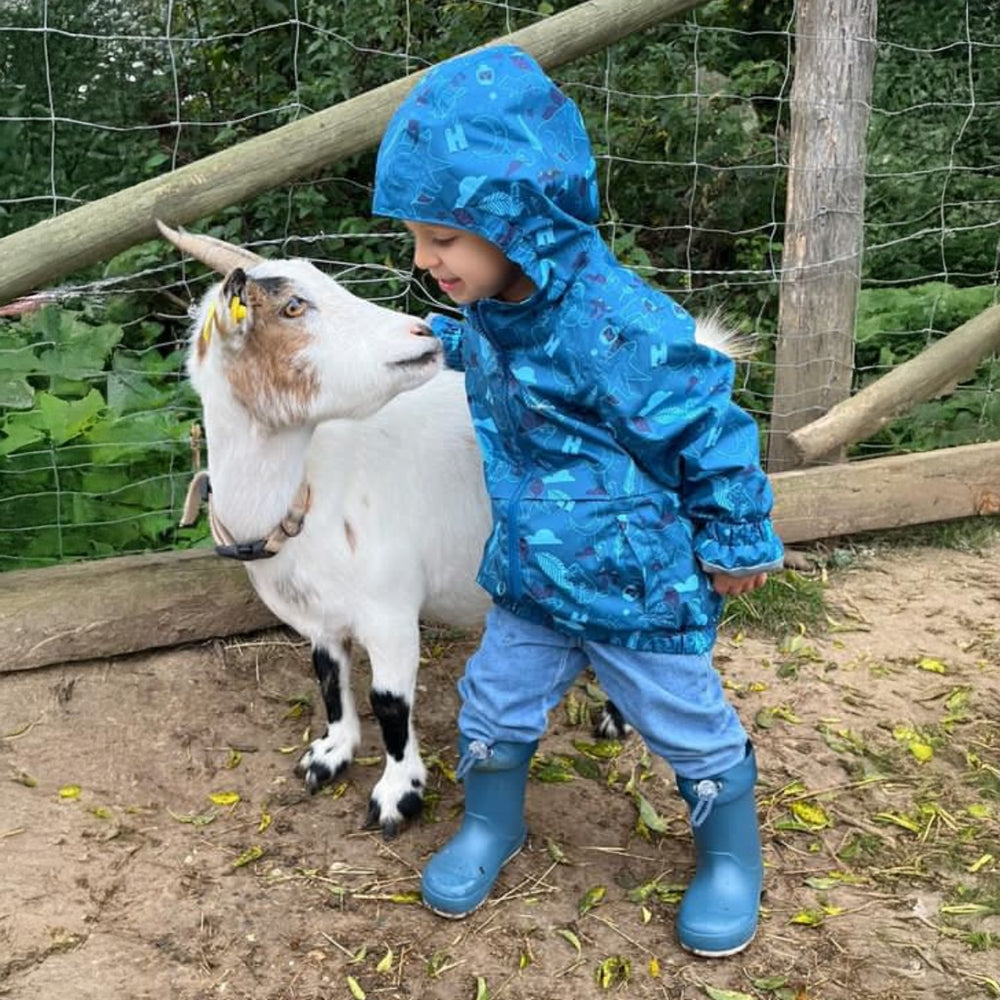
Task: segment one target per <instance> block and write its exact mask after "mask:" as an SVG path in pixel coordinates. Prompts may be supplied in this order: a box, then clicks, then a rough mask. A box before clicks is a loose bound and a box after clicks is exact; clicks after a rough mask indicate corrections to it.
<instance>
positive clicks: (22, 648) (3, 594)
mask: <svg viewBox="0 0 1000 1000" xmlns="http://www.w3.org/2000/svg"><path fill="white" fill-rule="evenodd" d="M772 482H773V483H774V491H775V498H776V503H775V525H776V527H777V529H778V533H779V534H780V535H781V537H782V538H783V539H784V540H785V542H786V543H794V542H805V541H811V540H814V539H818V538H828V537H832V536H835V535H846V534H853V533H855V532H859V531H874V530H877V529H882V528H898V527H902V526H905V525H911V524H920V523H923V522H927V521H937V520H947V519H951V518H957V517H968V516H972V515H983V514H997V513H1000V442H995V443H991V444H981V445H969V446H966V447H961V448H947V449H943V450H941V451H932V452H925V453H923V454H918V455H898V456H894V457H892V458H879V459H872V460H870V461H867V462H853V463H849V464H846V465H835V466H818V467H816V468H812V469H801V470H796V471H793V472H785V473H779V474H778V475H775V476H773V477H772ZM0 622H2V623H3V627H2V628H0V675H2V674H3V673H4V672H10V671H15V670H27V669H30V668H33V667H42V666H47V665H50V664H56V663H67V662H72V661H77V660H94V659H102V658H107V657H110V656H121V655H123V654H126V653H134V652H138V651H140V650H145V649H155V648H157V647H163V646H173V645H178V644H181V643H188V642H203V641H205V640H210V639H215V638H224V637H227V636H231V635H237V634H240V633H244V632H255V631H259V630H260V629H264V628H268V627H271V626H273V625H276V624H277V620H276V619H275V618H274V616H273V615H272V614H271V613H270V612H269V611H268V610H267V609H266V608H265V607H264V605H263V604H261V602H260V601H259V600H258V599H257V597H256V595H255V594H254V592H253V589H252V588H251V586H250V581H249V579H248V578H247V575H246V572H245V571H244V568H243V567H242V566H241V565H239V564H236V563H234V562H232V561H230V560H228V559H220V558H219V557H218V556H216V555H215V554H214V553H213V552H211V551H206V550H201V551H197V552H184V553H163V554H160V555H154V556H126V557H122V558H117V559H103V560H100V561H97V562H90V563H75V564H72V565H67V566H57V567H53V568H50V569H37V570H20V571H17V572H14V573H2V574H0Z"/></svg>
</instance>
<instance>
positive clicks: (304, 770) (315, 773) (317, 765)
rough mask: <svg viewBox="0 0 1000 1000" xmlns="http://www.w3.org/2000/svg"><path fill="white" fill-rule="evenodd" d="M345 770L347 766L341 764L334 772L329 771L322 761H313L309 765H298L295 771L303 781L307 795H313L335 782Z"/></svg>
mask: <svg viewBox="0 0 1000 1000" xmlns="http://www.w3.org/2000/svg"><path fill="white" fill-rule="evenodd" d="M346 768H347V764H341V765H340V766H339V767H338V768H337V769H336V770H331V769H330V768H329V767H327V766H326V764H324V763H322V761H318V760H314V761H312V762H311V763H310V764H306V765H302V764H300V765H299V766H298V767H297V768H296V769H295V770H296V772H297V773H298V774H300V775H301V776H302V777H303V778H304V779H305V783H306V790H307V791H308V792H309V794H310V795H315V794H316V793H317V792H318V791H319V790H320V789H322V788H324V787H325V786H326V785H329V784H330V783H331V782H333V781H336V779H337V778H338V776H339V775H340V774H342V773H343V771H344V770H345V769H346Z"/></svg>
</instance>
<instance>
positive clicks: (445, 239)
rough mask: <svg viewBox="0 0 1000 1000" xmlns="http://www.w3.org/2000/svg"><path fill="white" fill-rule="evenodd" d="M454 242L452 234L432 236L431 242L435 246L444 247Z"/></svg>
mask: <svg viewBox="0 0 1000 1000" xmlns="http://www.w3.org/2000/svg"><path fill="white" fill-rule="evenodd" d="M454 242H455V237H454V236H432V237H431V243H433V244H434V246H436V247H446V246H448V245H449V244H451V243H454Z"/></svg>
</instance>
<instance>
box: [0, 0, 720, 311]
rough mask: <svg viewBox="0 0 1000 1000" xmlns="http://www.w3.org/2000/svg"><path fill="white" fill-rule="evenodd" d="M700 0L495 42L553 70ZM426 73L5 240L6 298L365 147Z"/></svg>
mask: <svg viewBox="0 0 1000 1000" xmlns="http://www.w3.org/2000/svg"><path fill="white" fill-rule="evenodd" d="M703 2H704V0H589V2H587V3H581V4H579V5H577V6H576V7H571V8H570V9H569V10H566V11H563V12H562V13H560V14H556V15H553V16H552V17H548V18H545V19H544V20H541V21H539V22H537V23H536V24H533V25H531V26H530V27H528V28H523V29H521V30H520V31H515V32H513V33H512V34H510V35H505V36H503V37H502V38H498V39H495V40H494V41H493V42H492V43H490V44H494V45H495V44H499V43H512V44H515V45H519V46H521V47H522V48H523V49H525V50H526V51H527V52H530V53H531V54H532V55H533V56H534V57H535V58H536V59H537V60H538V61H539V63H540V64H541V65H542V66H543V67H545V68H546V69H552V68H553V67H556V66H561V65H563V64H564V63H567V62H572V61H573V60H574V59H579V58H580V57H581V56H584V55H587V54H588V53H591V52H597V51H599V50H600V49H603V48H606V47H607V46H609V45H612V44H613V43H614V42H616V41H618V40H619V39H622V38H625V37H626V36H627V35H630V34H634V33H636V32H640V31H644V30H645V29H646V28H649V27H651V26H653V25H654V24H656V23H657V22H659V21H662V20H664V19H665V18H667V17H670V16H671V15H674V14H679V13H682V12H683V11H686V10H690V9H691V8H692V7H698V6H700V4H701V3H703ZM422 75H423V72H421V73H412V74H410V75H409V76H407V77H404V78H403V79H400V80H394V81H393V82H392V83H388V84H385V85H384V86H382V87H377V88H375V89H374V90H370V91H368V92H367V93H364V94H360V95H358V96H357V97H353V98H351V99H350V100H347V101H343V102H341V103H340V104H337V105H334V106H333V107H331V108H327V109H325V110H324V111H319V112H317V113H316V114H313V115H310V116H308V117H307V118H302V119H300V120H298V121H295V122H291V123H290V124H288V125H283V126H281V127H280V128H276V129H274V130H273V131H271V132H268V133H266V134H265V135H260V136H255V137H254V138H252V139H248V140H246V141H245V142H242V143H239V144H238V145H236V146H233V147H231V148H229V149H226V150H222V151H221V152H219V153H215V154H213V155H211V156H207V157H205V158H203V159H201V160H198V161H197V162H195V163H190V164H187V165H186V166H183V167H181V168H179V169H178V170H174V171H173V172H171V173H169V174H165V175H164V176H162V177H155V178H152V179H151V180H148V181H144V182H143V183H142V184H137V185H135V186H133V187H130V188H127V189H125V190H124V191H119V192H116V193H115V194H113V195H109V196H108V197H106V198H100V199H99V200H97V201H92V202H89V203H88V204H86V205H82V206H80V207H79V208H75V209H73V210H72V211H70V212H66V213H64V214H63V215H59V216H56V217H55V218H52V219H46V220H45V221H44V222H40V223H38V224H37V225H34V226H31V227H29V228H28V229H22V230H21V231H20V232H17V233H13V234H11V235H10V236H7V237H4V238H3V239H0V302H6V301H7V300H9V299H12V298H15V297H16V296H18V295H23V294H24V293H26V292H31V291H33V290H35V289H37V288H40V287H41V286H42V285H44V284H45V283H47V282H49V281H53V280H55V279H57V278H60V277H62V276H63V275H65V274H69V273H70V272H72V271H75V270H77V269H79V268H82V267H85V266H88V265H90V264H95V263H97V262H98V261H102V260H107V259H108V258H109V257H111V256H113V255H114V254H116V253H119V252H121V251H122V250H124V249H126V248H127V247H130V246H133V245H134V244H136V243H141V242H142V241H143V240H151V239H155V238H157V236H158V233H157V231H156V227H155V221H154V220H155V219H157V218H159V219H162V220H163V221H164V222H166V223H169V224H170V225H173V226H176V225H182V224H186V223H190V222H194V221H196V220H198V219H201V218H204V217H205V216H207V215H211V214H212V213H213V212H218V211H220V210H222V209H224V208H228V207H229V206H230V205H235V204H239V203H241V202H244V201H247V200H248V199H249V198H252V197H254V196H255V195H258V194H260V193H262V192H264V191H268V190H270V189H271V188H274V187H277V186H279V185H282V184H287V183H288V182H289V181H292V180H294V179H295V178H297V177H302V176H306V175H308V174H310V173H312V172H314V171H316V170H320V169H322V168H323V167H326V166H328V165H329V164H330V163H334V162H337V161H338V160H342V159H345V158H346V157H348V156H352V155H353V154H355V153H358V152H361V151H362V150H365V149H369V148H370V147H372V146H374V145H376V144H377V143H378V142H379V140H380V139H381V137H382V133H383V131H384V130H385V126H386V124H387V123H388V121H389V117H390V116H391V115H392V112H393V111H394V110H395V109H396V107H397V105H398V104H399V102H400V101H401V100H402V99H403V97H405V96H406V94H407V93H409V91H410V89H411V88H412V87H413V85H414V83H416V81H417V80H418V79H419V78H420V77H421V76H422ZM248 164H252V169H248Z"/></svg>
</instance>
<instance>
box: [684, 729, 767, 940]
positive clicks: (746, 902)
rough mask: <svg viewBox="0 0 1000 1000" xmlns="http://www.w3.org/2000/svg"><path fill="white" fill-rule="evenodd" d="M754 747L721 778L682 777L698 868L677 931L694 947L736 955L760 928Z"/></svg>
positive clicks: (760, 879) (760, 868) (761, 871)
mask: <svg viewBox="0 0 1000 1000" xmlns="http://www.w3.org/2000/svg"><path fill="white" fill-rule="evenodd" d="M756 782H757V762H756V760H755V758H754V753H753V747H752V746H750V744H747V755H746V757H744V758H743V760H741V761H740V763H739V764H736V765H735V766H733V767H731V768H730V769H729V770H728V771H724V772H723V773H722V774H720V775H719V776H718V777H715V778H701V779H690V778H680V777H678V778H677V787H678V789H679V790H680V793H681V795H682V796H683V797H684V800H685V801H686V802H687V804H688V806H689V807H690V809H691V828H692V832H693V834H694V846H695V857H696V859H697V860H696V870H695V875H694V878H693V879H692V881H691V885H690V886H689V887H688V890H687V892H686V893H685V894H684V898H683V900H681V905H680V910H679V911H678V914H677V936H678V938H679V940H680V943H681V944H682V945H683V946H684V947H685V948H687V950H688V951H692V952H694V953H695V954H696V955H705V956H708V957H709V958H718V957H722V956H724V955H735V954H736V953H737V952H738V951H742V950H743V949H744V948H745V947H746V946H747V945H748V944H750V942H751V941H752V940H753V937H754V934H756V933H757V917H758V913H759V909H760V892H761V886H762V884H763V881H764V864H763V860H762V858H761V849H760V831H759V829H758V827H757V805H756V802H755V800H754V785H755V784H756Z"/></svg>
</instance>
